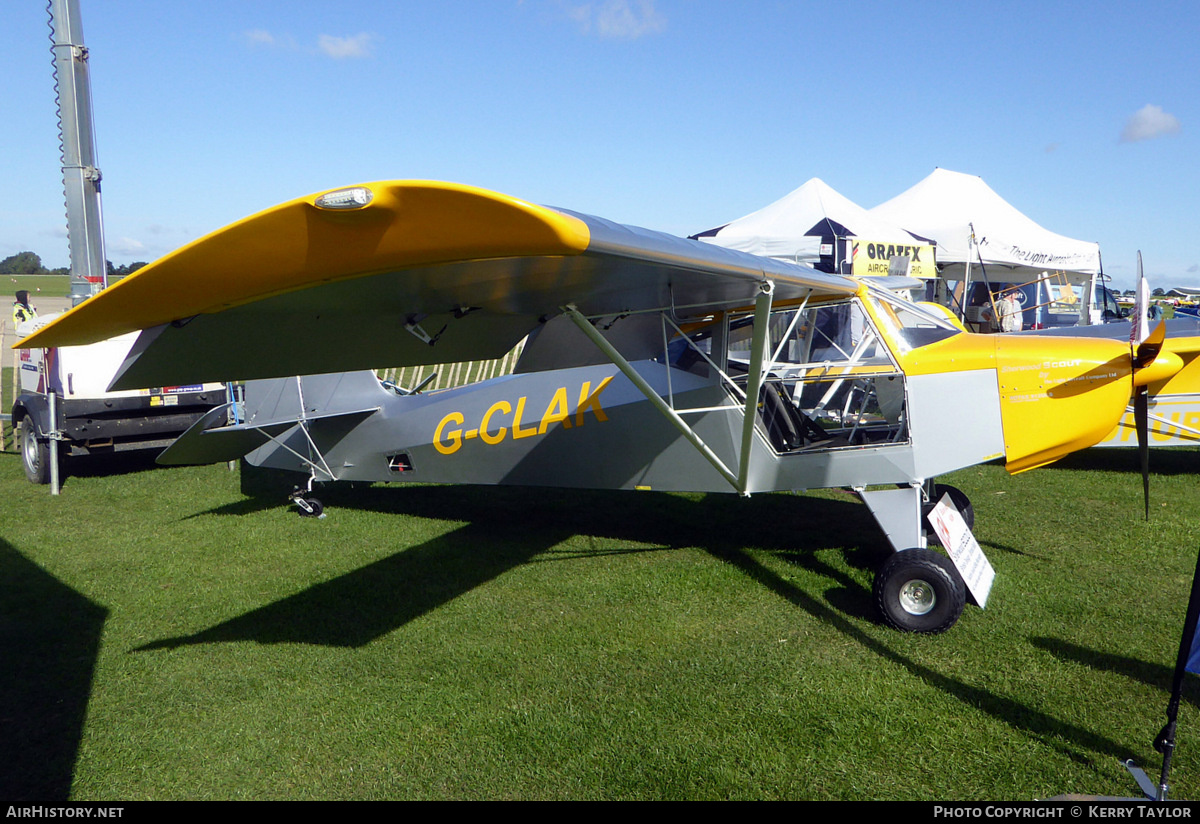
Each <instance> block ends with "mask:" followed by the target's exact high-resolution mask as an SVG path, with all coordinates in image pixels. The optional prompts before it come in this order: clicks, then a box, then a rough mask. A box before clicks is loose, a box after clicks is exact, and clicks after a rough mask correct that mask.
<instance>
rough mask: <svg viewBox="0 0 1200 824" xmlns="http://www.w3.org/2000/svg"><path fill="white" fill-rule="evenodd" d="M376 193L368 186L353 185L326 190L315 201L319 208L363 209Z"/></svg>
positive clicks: (314, 203)
mask: <svg viewBox="0 0 1200 824" xmlns="http://www.w3.org/2000/svg"><path fill="white" fill-rule="evenodd" d="M372 197H374V195H373V194H372V193H371V190H370V189H368V188H367V187H366V186H352V187H351V188H349V189H337V190H336V191H332V192H326V193H325V194H323V195H321V196H320V197H318V198H317V199H316V200H315V201H313V205H315V206H316V207H317V208H318V209H361V208H362V207H364V206H366V205H367V204H368V203H370V202H371V198H372Z"/></svg>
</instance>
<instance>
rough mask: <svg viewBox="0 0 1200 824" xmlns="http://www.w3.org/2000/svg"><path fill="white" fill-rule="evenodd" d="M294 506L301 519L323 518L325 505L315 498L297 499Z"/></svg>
mask: <svg viewBox="0 0 1200 824" xmlns="http://www.w3.org/2000/svg"><path fill="white" fill-rule="evenodd" d="M296 506H297V507H298V508H299V509H298V511H299V512H300V517H302V518H323V517H325V505H324V504H322V503H321V502H320V501H319V500H317V499H316V498H297V499H296Z"/></svg>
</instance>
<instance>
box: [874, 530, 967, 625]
mask: <svg viewBox="0 0 1200 824" xmlns="http://www.w3.org/2000/svg"><path fill="white" fill-rule="evenodd" d="M874 595H875V606H876V607H877V608H878V609H879V615H880V617H881V618H882V619H883V622H884V623H885V624H887V625H888V626H889V627H892V628H893V629H898V630H900V631H901V632H920V633H924V634H927V635H932V634H935V633H939V632H945V631H946V630H948V629H950V627H952V626H954V625H955V624H956V623H957V622H958V619H959V616H961V615H962V611H963V607H964V606H965V605H966V602H967V587H966V584H964V583H963V580H962V577H961V576H960V575H959V574H958V570H956V569H955V568H954V564H953V563H951V561H950V559H949V558H947V557H946V556H944V555H942V554H940V553H937V552H933V551H932V550H928V549H906V550H904V551H903V552H897V553H895V554H894V555H892V557H890V558H888V559H887V561H886V562H884V564H883V566H881V567H880V568H879V571H878V572H876V573H875V586H874Z"/></svg>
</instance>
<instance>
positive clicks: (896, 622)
mask: <svg viewBox="0 0 1200 824" xmlns="http://www.w3.org/2000/svg"><path fill="white" fill-rule="evenodd" d="M951 489H952V488H951V487H942V486H940V485H939V486H938V487H935V490H941V491H940V492H937V498H935V499H933V502H934V503H936V501H937V500H938V499H940V498H941V495H943V494H950V496H951V500H953V501H954V502H955V505H956V507H958V508H959V511H960V512H962V513H964V519H967V515H966V514H965V511H964V504H965V510H969V509H970V502H969V501H967V500H966V496H965V495H963V494H962V493H961V492H959V491H958V490H957V489H954V490H953V492H951V491H950V490H951ZM857 492H858V494H859V497H861V498H862V500H863V503H865V504H866V505H867V508H868V509H870V510H871V514H872V515H873V516H874V517H875V521H876V522H877V523H878V524H879V527H880V529H882V530H883V532H884V535H886V536H887V539H888V543H890V544H891V546H892V549H893V550H894V552H893V554H892V555H891V556H890V557H889V558H888V559H887V560H886V561H885V562H884V563H883V565H882V566H880V567H879V569H878V571H876V573H875V583H874V587H873V600H874V602H875V606H876V608H877V610H878V611H879V616H880V618H881V619H882V620H883V623H885V624H886V625H887V626H889V627H892V628H893V629H898V630H900V631H902V632H919V633H925V634H933V633H939V632H945V631H946V630H948V629H950V627H952V626H954V625H955V623H957V622H958V619H959V617H960V616H961V615H962V611H963V607H964V606H965V605H966V602H967V587H966V584H965V583H963V580H962V576H960V575H959V574H958V570H957V569H955V568H954V563H953V562H952V561H951V560H950V559H949V558H947V557H946V556H945V555H942V554H941V553H939V552H935V551H934V550H931V549H928V540H927V537H926V529H927V521H926V516H927V515H928V510H929V509H931V508H932V506H931V505H930V504H929V502H928V501H927V500H926V496H925V494H924V493H923V490H922V488H921V485H919V484H917V485H911V486H903V487H899V488H895V489H880V490H870V491H868V490H866V489H859V490H857ZM955 493H957V495H958V496H961V502H962V503H960V500H959V499H957V498H956V497H955ZM973 516H974V513H973V512H972V513H971V517H970V520H968V523H970V521H973V520H974V517H973ZM930 534H932V530H930Z"/></svg>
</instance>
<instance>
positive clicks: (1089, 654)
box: [1029, 635, 1200, 715]
mask: <svg viewBox="0 0 1200 824" xmlns="http://www.w3.org/2000/svg"><path fill="white" fill-rule="evenodd" d="M1163 641H1164V647H1163V648H1164V649H1171V648H1172V644H1173V643H1174V644H1176V645H1177V644H1178V642H1177V641H1175V639H1174V638H1172V637H1170V636H1169V635H1168V636H1166V637H1164V638H1163ZM1029 643H1031V644H1033V646H1035V647H1038V648H1039V649H1044V650H1045V651H1046V652H1048V653H1050V654H1051V655H1053V656H1054V657H1055V658H1057V659H1059V660H1060V661H1071V662H1074V663H1077V664H1083V665H1084V666H1086V667H1090V668H1091V669H1097V670H1106V671H1108V672H1112V673H1116V674H1117V675H1123V676H1125V677H1126V678H1132V679H1133V680H1135V681H1140V682H1141V683H1143V684H1145V685H1146V686H1148V687H1153V688H1154V689H1157V690H1161V691H1162V693H1163V714H1164V715H1165V714H1166V711H1167V699H1168V698H1169V697H1170V695H1171V682H1172V681H1174V679H1175V664H1174V662H1173V661H1172V662H1171V664H1169V665H1167V664H1150V663H1147V662H1146V661H1140V660H1138V659H1137V658H1130V657H1129V656H1127V655H1115V654H1113V653H1111V652H1102V651H1100V650H1095V649H1089V648H1088V647H1081V646H1078V645H1076V644H1070V643H1067V642H1066V641H1063V640H1061V639H1059V638H1030V639H1029ZM1194 681H1195V679H1192V678H1185V679H1183V693H1182V695H1181V697H1182V699H1183V700H1185V701H1187V702H1189V703H1190V704H1192V705H1193V706H1196V707H1200V687H1197V685H1196V684H1195V683H1194Z"/></svg>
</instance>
